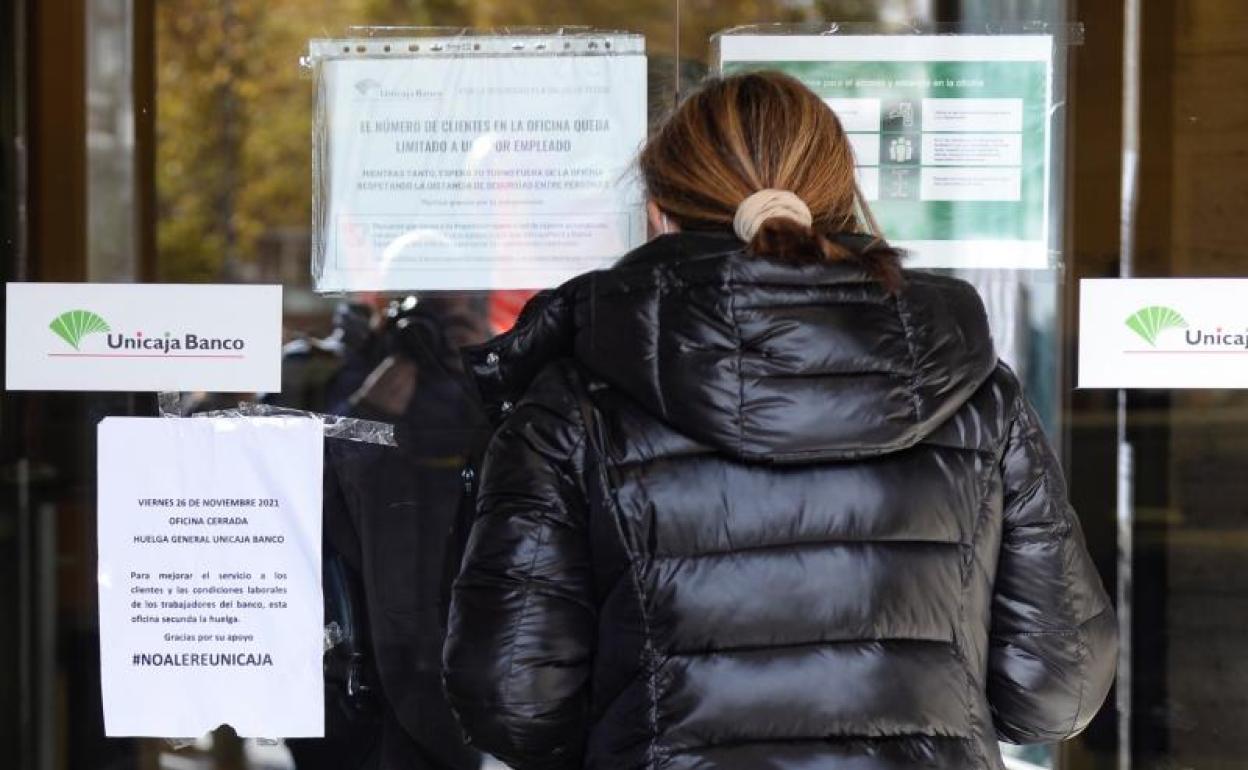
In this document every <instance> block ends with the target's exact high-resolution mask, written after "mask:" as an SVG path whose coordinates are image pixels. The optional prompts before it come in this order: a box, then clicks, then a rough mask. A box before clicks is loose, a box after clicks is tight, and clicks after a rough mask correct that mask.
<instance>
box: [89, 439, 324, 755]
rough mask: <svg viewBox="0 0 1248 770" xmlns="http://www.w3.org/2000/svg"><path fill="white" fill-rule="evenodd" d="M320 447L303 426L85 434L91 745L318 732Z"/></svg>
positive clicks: (319, 441)
mask: <svg viewBox="0 0 1248 770" xmlns="http://www.w3.org/2000/svg"><path fill="white" fill-rule="evenodd" d="M322 449H323V429H322V426H321V424H320V422H319V421H317V420H312V419H305V418H288V417H246V418H204V419H194V420H184V419H160V418H139V417H135V418H119V417H110V418H107V419H105V420H104V421H103V422H101V423H100V427H99V460H98V462H99V569H98V581H99V601H100V663H101V676H102V687H103V696H104V727H105V734H106V735H108V736H149V737H186V736H199V735H203V734H205V733H207V732H208V731H210V730H213V729H215V728H216V727H218V726H220V725H222V724H228V725H230V726H231V727H233V728H234V730H235V731H236V732H237V733H238V734H239V735H240V736H244V737H261V736H267V737H321V736H323V735H324V726H325V720H324V676H323V673H322V651H323V625H324V620H323V618H324V610H323V605H322V597H321V502H322V501H321V497H322V491H321V490H322V464H323V459H322Z"/></svg>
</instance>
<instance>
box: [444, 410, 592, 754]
mask: <svg viewBox="0 0 1248 770" xmlns="http://www.w3.org/2000/svg"><path fill="white" fill-rule="evenodd" d="M571 411H572V413H573V414H575V410H571ZM583 442H584V430H583V428H582V426H581V425H580V422H579V420H576V419H570V418H565V417H563V416H561V415H559V414H558V413H556V411H555V410H552V409H551V408H549V407H548V406H546V405H540V404H535V403H522V404H521V405H520V406H519V407H518V408H517V409H516V411H515V413H514V414H512V415H511V416H510V417H509V418H508V419H507V420H506V421H505V422H504V423H503V425H502V426H501V427H500V428H499V431H498V432H497V433H496V434H495V436H494V438H493V439H492V441H491V443H490V446H489V448H488V450H487V452H486V456H485V460H484V462H483V467H482V474H481V487H480V493H479V495H478V498H477V518H476V521H475V522H474V524H473V527H472V532H471V534H470V536H469V539H468V544H467V549H466V551H465V554H464V561H463V565H462V567H461V570H460V573H459V577H458V578H457V579H456V581H455V583H454V588H453V589H452V600H451V609H450V616H449V623H448V635H447V640H446V646H445V648H444V655H443V658H444V676H445V685H446V691H447V695H448V697H449V700H450V703H451V705H452V707H453V708H454V710H455V712H456V715H457V717H458V718H459V721H460V725H461V726H462V727H463V729H464V732H465V734H466V736H467V737H468V741H469V743H471V744H472V745H474V746H476V747H477V748H479V749H480V750H482V751H485V752H488V753H490V754H493V755H494V756H496V757H498V758H499V759H501V760H503V761H504V762H506V763H507V764H508V765H509V766H510V767H512V768H515V770H530V769H531V768H533V769H536V768H543V769H544V768H552V769H553V768H574V767H575V768H579V767H580V765H581V760H582V754H583V747H584V742H585V738H586V732H587V730H588V703H589V700H588V695H589V677H590V665H591V655H592V651H593V649H594V627H595V616H596V610H595V606H594V603H593V593H592V583H591V579H592V571H591V567H590V553H589V540H588V534H587V524H586V503H585V496H584V492H583V489H582V486H581V483H580V481H579V479H580V478H581V476H580V473H581V469H582V468H581V466H582V465H583V456H584V453H583Z"/></svg>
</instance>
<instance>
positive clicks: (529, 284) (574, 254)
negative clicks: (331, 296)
mask: <svg viewBox="0 0 1248 770" xmlns="http://www.w3.org/2000/svg"><path fill="white" fill-rule="evenodd" d="M461 42H462V41H461ZM492 42H497V41H491V40H485V41H483V42H479V43H476V44H475V45H476V46H477V47H481V46H487V47H488V46H489V45H491V43H492ZM504 42H506V41H504ZM640 42H641V41H640V40H637V41H636V43H637V44H638V45H640ZM426 48H428V44H426ZM617 48H618V46H617ZM321 73H322V78H321V86H320V89H319V92H318V100H319V104H320V107H319V109H320V112H321V118H320V119H321V120H322V121H323V129H322V130H323V131H324V132H325V133H324V134H323V135H322V136H321V137H319V138H318V144H319V146H320V149H319V150H318V155H319V156H323V158H324V161H323V166H322V167H321V172H320V173H321V177H320V185H321V194H322V195H323V196H324V202H323V204H322V206H321V208H320V210H319V212H318V216H317V223H316V227H317V232H318V236H317V238H316V244H315V248H316V250H317V251H318V257H319V259H318V261H317V264H316V265H314V267H313V273H314V276H315V277H316V285H317V289H318V290H319V291H360V290H413V289H415V290H420V289H424V290H439V289H539V288H545V287H547V286H552V285H555V284H558V283H560V282H562V281H564V280H566V279H568V278H571V277H572V276H574V275H577V274H579V273H582V272H585V271H587V270H591V269H595V268H599V267H604V266H606V265H607V264H609V263H610V262H611V261H612V260H614V259H616V258H618V257H620V256H621V255H623V254H624V253H625V252H627V251H628V250H629V249H631V248H632V247H634V246H637V245H640V244H641V242H642V241H643V240H644V237H645V220H644V214H643V211H642V206H641V202H642V194H641V188H640V185H639V183H638V180H637V178H636V175H635V174H634V173H632V170H631V169H632V162H633V159H634V157H635V155H636V153H637V151H638V149H639V148H640V146H641V143H642V142H643V141H644V139H645V135H646V59H645V56H644V55H642V53H641V52H640V50H639V51H638V52H637V53H636V54H624V53H621V55H606V56H574V55H559V56H516V55H513V52H512V51H511V44H510V43H508V44H507V46H506V51H505V53H494V52H491V51H480V52H468V53H464V54H461V55H457V56H454V57H429V58H412V57H404V58H386V57H382V58H359V59H355V58H344V59H331V60H327V61H325V62H323V63H322V64H321Z"/></svg>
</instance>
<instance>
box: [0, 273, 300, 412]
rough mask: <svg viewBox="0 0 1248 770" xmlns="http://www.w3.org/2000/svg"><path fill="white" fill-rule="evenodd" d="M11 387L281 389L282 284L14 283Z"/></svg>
mask: <svg viewBox="0 0 1248 770" xmlns="http://www.w3.org/2000/svg"><path fill="white" fill-rule="evenodd" d="M5 338H6V344H7V347H6V349H5V365H6V368H5V378H6V379H5V386H6V387H7V389H8V390H91V391H96V390H120V391H196V390H204V391H215V392H224V393H249V392H277V391H280V390H281V388H282V362H281V355H282V287H281V286H226V285H211V284H204V285H186V284H144V283H135V284H107V283H10V284H8V286H7V307H6V312H5Z"/></svg>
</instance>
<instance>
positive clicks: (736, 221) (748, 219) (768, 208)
mask: <svg viewBox="0 0 1248 770" xmlns="http://www.w3.org/2000/svg"><path fill="white" fill-rule="evenodd" d="M775 218H782V219H792V220H793V221H794V222H797V223H798V224H800V225H801V226H802V227H810V225H811V223H812V222H814V218H813V217H812V216H811V215H810V208H809V207H808V206H807V205H806V203H805V201H803V200H802V199H801V198H799V197H797V196H796V195H794V194H793V193H791V192H789V191H788V190H759V191H758V192H756V193H754V194H753V195H751V196H750V197H748V198H746V199H745V200H743V201H741V205H739V206H737V214H736V216H734V217H733V218H732V229H733V230H735V231H736V233H737V237H739V238H740V239H741V240H743V241H745V242H746V243H749V242H750V241H752V240H754V236H755V235H756V234H757V233H758V228H760V227H762V226H763V223H764V222H766V221H767V220H768V219H775Z"/></svg>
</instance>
